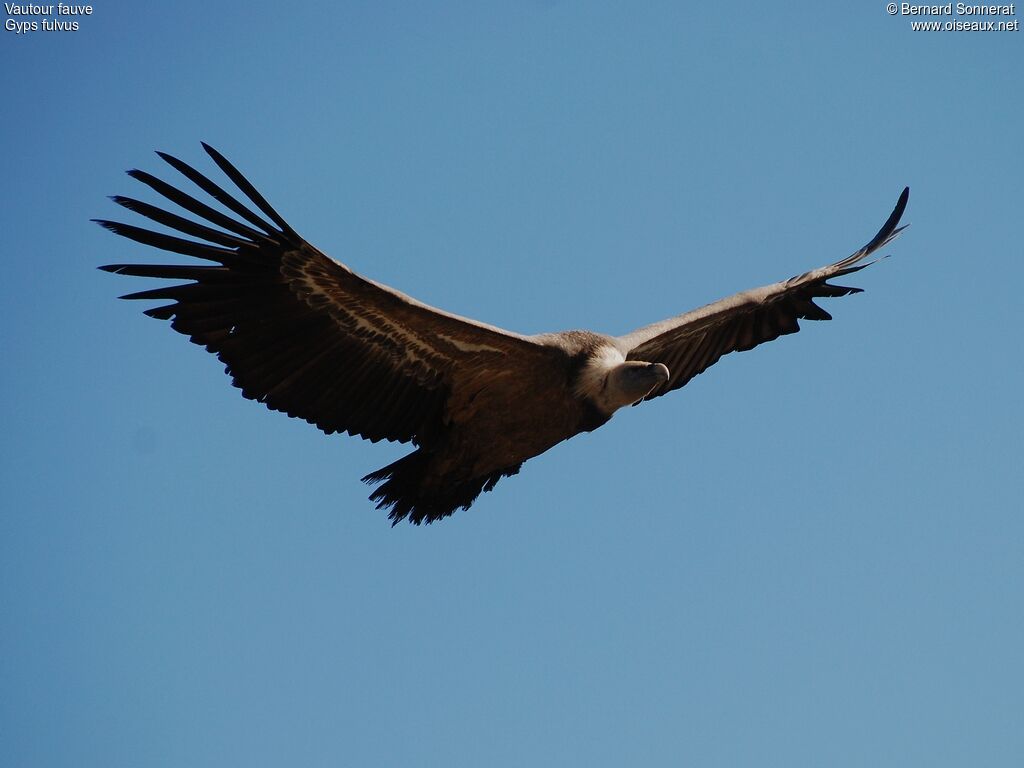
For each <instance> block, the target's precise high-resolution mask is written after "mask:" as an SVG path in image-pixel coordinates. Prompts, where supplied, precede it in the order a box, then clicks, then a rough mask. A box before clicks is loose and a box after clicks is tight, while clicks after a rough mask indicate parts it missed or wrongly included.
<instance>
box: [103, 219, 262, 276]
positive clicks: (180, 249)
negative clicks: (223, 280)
mask: <svg viewBox="0 0 1024 768" xmlns="http://www.w3.org/2000/svg"><path fill="white" fill-rule="evenodd" d="M93 221H94V222H96V223H97V224H99V225H100V226H101V227H103V228H104V229H109V230H110V231H111V232H113V233H114V234H117V235H121V237H127V238H128V239H129V240H134V241H135V242H137V243H142V244H143V245H151V246H153V247H154V248H159V249H161V250H164V251H170V252H171V253H180V254H181V255H183V256H194V257H195V258H197V259H203V260H204V261H216V262H220V263H221V264H224V265H228V264H232V265H236V266H238V265H242V264H245V263H246V262H247V261H248V259H245V258H239V257H238V255H237V254H236V253H235V251H233V250H227V249H225V248H218V247H216V246H213V245H207V244H206V243H199V242H196V241H195V240H185V239H184V238H181V237H174V236H173V235H164V234H161V233H160V232H153V231H151V230H148V229H143V228H142V227H135V226H132V225H131V224H122V223H121V222H119V221H107V220H106V219H93Z"/></svg>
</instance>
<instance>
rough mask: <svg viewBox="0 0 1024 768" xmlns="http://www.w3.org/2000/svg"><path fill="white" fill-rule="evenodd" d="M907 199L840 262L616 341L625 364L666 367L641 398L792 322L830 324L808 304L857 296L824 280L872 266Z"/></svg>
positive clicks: (788, 328)
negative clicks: (654, 386) (642, 362)
mask: <svg viewBox="0 0 1024 768" xmlns="http://www.w3.org/2000/svg"><path fill="white" fill-rule="evenodd" d="M909 196H910V188H909V187H908V188H906V189H904V190H903V193H902V194H901V195H900V198H899V200H898V201H897V202H896V207H895V208H894V209H893V211H892V213H891V214H890V216H889V218H888V220H887V221H886V222H885V224H883V225H882V228H881V229H880V230H879V231H878V234H877V235H875V236H874V237H873V238H872V239H871V242H869V243H868V244H867V245H865V246H864V247H863V248H861V249H860V250H859V251H857V252H856V253H853V254H851V255H850V256H848V257H846V258H845V259H843V260H842V261H837V262H836V263H835V264H832V265H830V266H827V267H822V268H821V269H815V270H813V271H811V272H805V273H804V274H802V275H798V276H796V277H793V278H790V279H789V280H785V281H783V282H781V283H774V284H773V285H766V286H764V287H762V288H755V289H753V290H750V291H744V292H742V293H737V294H735V295H734V296H730V297H729V298H726V299H721V300H719V301H716V302H714V303H712V304H708V305H707V306H704V307H701V308H700V309H695V310H693V311H692V312H687V313H685V314H682V315H677V316H676V317H672V318H669V319H668V320H662V321H661V322H659V323H654V324H652V325H648V326H645V327H644V328H640V329H638V330H635V331H633V332H632V333H629V334H627V335H625V336H621V337H619V339H618V342H619V345H620V348H621V349H622V350H623V351H624V352H625V353H626V358H627V359H628V360H646V361H648V362H651V363H664V364H665V365H666V366H668V370H669V379H668V381H666V382H665V383H664V384H662V385H660V386H659V387H658V388H657V389H655V390H654V391H653V392H651V393H650V394H649V395H648V396H647V397H645V398H644V399H645V400H650V399H651V398H654V397H658V396H660V395H664V394H665V393H666V392H671V391H672V390H673V389H678V388H679V387H681V386H683V385H684V384H686V383H687V382H688V381H689V380H690V379H692V378H693V377H694V376H696V375H697V374H699V373H702V372H703V371H705V370H707V369H708V368H709V367H710V366H712V365H714V364H715V363H716V362H718V360H719V358H721V357H722V356H723V355H727V354H728V353H730V352H738V351H743V350H747V349H753V348H754V347H756V346H757V345H758V344H763V343H764V342H766V341H771V340H773V339H777V338H778V337H779V336H782V335H784V334H787V333H796V332H797V331H798V330H800V325H799V323H798V322H797V321H798V320H831V319H832V316H831V315H830V314H829V313H828V312H826V311H825V310H823V309H822V308H821V307H819V306H818V305H817V304H815V303H814V299H818V298H832V297H836V296H846V295H847V294H850V293H860V291H861V290H862V289H860V288H846V287H844V286H840V285H832V284H830V283H828V282H827V281H828V280H829V279H831V278H834V277H841V276H842V275H848V274H850V273H851V272H857V271H858V270H861V269H864V267H867V266H869V265H870V264H873V263H874V262H865V261H864V259H866V258H867V257H868V256H870V255H871V254H872V253H874V252H875V251H877V250H878V249H879V248H881V247H883V246H884V245H885V244H886V243H888V242H889V241H891V240H892V239H893V238H894V237H896V235H898V234H899V233H900V232H901V231H902V230H903V229H904V228H903V227H897V225H898V224H899V222H900V218H901V217H902V216H903V210H904V209H905V208H906V207H907V198H908V197H909Z"/></svg>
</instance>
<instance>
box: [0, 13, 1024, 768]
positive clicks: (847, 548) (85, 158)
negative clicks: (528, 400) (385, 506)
mask: <svg viewBox="0 0 1024 768" xmlns="http://www.w3.org/2000/svg"><path fill="white" fill-rule="evenodd" d="M413 6H414V4H409V3H365V4H358V3H345V2H341V3H322V2H307V3H298V4H290V5H281V4H277V3H265V2H248V3H237V4H234V3H198V2H179V3H175V4H173V5H172V4H169V3H168V4H160V3H150V4H138V3H125V2H102V3H97V4H96V5H95V8H94V13H93V14H92V15H91V16H88V17H81V19H80V28H79V29H78V31H75V32H45V33H44V32H37V33H33V34H26V35H19V34H16V33H15V32H12V31H4V33H3V34H2V35H0V65H2V71H3V73H4V82H5V94H4V101H5V114H6V116H7V118H8V119H7V120H5V121H3V124H2V125H0V136H2V138H3V142H2V146H3V147H4V152H3V153H2V156H0V184H2V185H3V198H2V199H3V208H2V210H3V214H2V216H3V223H4V231H5V233H6V237H5V247H4V254H5V261H4V263H5V266H6V268H7V272H6V274H5V278H4V280H3V281H2V283H0V299H2V300H0V320H2V322H0V334H2V339H3V350H4V357H5V364H4V367H3V375H2V376H0V388H2V395H3V396H2V398H0V402H2V404H3V405H2V407H3V411H4V414H3V421H4V424H5V427H4V430H3V438H2V440H0V510H2V511H0V616H2V628H0V690H2V691H3V694H2V695H0V764H3V765H5V766H7V765H9V766H41V767H47V768H48V767H50V766H53V767H57V766H68V767H70V766H75V768H81V766H105V767H107V768H110V767H113V766H164V765H166V766H181V765H189V766H221V765H250V766H264V765H265V766H279V765H304V766H336V765H352V766H357V765H358V766H410V765H424V766H429V765H438V766H440V765H444V766H480V765H487V766H498V767H501V766H524V765H530V766H534V765H591V766H621V765H651V766H659V765H664V766H675V765H701V766H746V765H763V766H787V767H791V766H805V765H806V766H820V765H829V766H864V765H872V766H908V765H922V766H924V765H927V766H929V767H930V768H936V767H941V766H962V765H993V766H995V765H1019V764H1021V763H1022V762H1024V693H1022V692H1024V656H1022V654H1021V652H1020V649H1021V648H1022V647H1024V611H1022V610H1021V606H1022V605H1024V557H1022V552H1024V516H1022V514H1021V506H1022V505H1021V498H1022V496H1024V460H1022V456H1024V445H1022V437H1021V434H1022V427H1024V423H1022V421H1024V420H1022V415H1021V391H1022V383H1024V363H1022V358H1021V340H1020V330H1019V329H1020V316H1021V308H1022V302H1021V293H1020V291H1021V288H1020V286H1021V285H1022V284H1024V280H1022V278H1024V258H1022V257H1024V253H1022V247H1021V238H1020V226H1021V214H1022V201H1024V188H1022V187H1024V160H1022V153H1021V136H1022V135H1024V107H1022V104H1024V98H1021V96H1022V93H1021V90H1022V88H1021V84H1020V77H1021V73H1022V72H1024V53H1022V47H1021V43H1022V40H1024V38H1022V37H1021V35H1022V34H1024V33H1021V32H1006V33H958V32H948V33H946V32H928V33H926V32H913V31H911V29H910V20H909V19H908V18H906V17H902V16H900V15H895V16H891V15H889V14H888V13H887V12H886V10H885V7H884V4H882V3H877V4H854V5H851V6H849V7H838V6H836V7H829V6H822V5H821V4H820V3H797V4H795V5H792V4H791V5H789V6H785V7H783V6H772V5H765V4H763V3H733V4H730V5H729V6H727V7H724V8H723V7H712V6H711V5H705V6H691V7H685V8H684V6H683V5H682V4H677V3H651V4H645V7H644V9H642V10H641V9H637V8H627V7H626V6H625V5H624V4H621V3H600V2H598V3H572V2H523V3H517V4H511V3H438V4H429V7H428V4H418V5H416V7H413ZM200 141H207V142H209V143H210V144H212V145H213V146H215V147H217V148H218V149H219V150H220V151H222V152H223V153H224V154H225V155H226V156H227V157H228V158H229V159H230V160H231V161H232V162H233V163H235V164H236V165H237V166H238V167H239V168H240V169H241V170H242V172H243V173H245V174H246V175H247V176H248V177H249V179H250V180H251V181H252V182H253V183H254V184H255V185H256V186H257V188H258V189H260V190H261V191H262V193H263V194H264V195H265V196H266V197H267V198H268V200H269V201H270V202H271V204H272V205H274V206H275V207H276V208H277V210H278V211H280V213H281V214H282V215H283V216H284V217H285V218H286V219H288V220H289V222H290V223H291V224H292V226H294V227H295V228H296V229H297V230H298V231H299V232H300V233H302V234H303V235H304V236H305V237H307V238H308V239H309V240H310V241H311V242H313V243H314V244H316V245H317V246H318V247H320V248H321V249H323V250H324V251H325V252H327V253H328V254H330V255H332V256H333V257H334V258H336V259H339V260H341V261H343V262H345V263H346V264H348V265H349V266H351V267H352V268H353V269H355V270H356V271H358V272H360V273H361V274H364V275H367V276H369V277H372V278H374V279H376V280H379V281H382V282H384V283H387V284H389V285H392V286H394V287H396V288H399V289H401V290H403V291H405V292H407V293H410V294H412V295H413V296H415V297H416V298H418V299H420V300H422V301H426V302H428V303H431V304H434V305H436V306H439V307H442V308H444V309H446V310H449V311H453V312H457V313H460V314H464V315H468V316H470V317H475V318H479V319H481V320H484V321H486V322H489V323H493V324H495V325H499V326H502V327H505V328H509V329H511V330H515V331H519V332H523V333H535V332H541V331H555V330H563V329H568V328H589V329H593V330H597V331H602V332H607V333H613V334H619V333H624V332H627V331H629V330H631V329H632V328H635V327H638V326H641V325H644V324H647V323H649V322H652V321H654V320H658V319H661V318H663V317H667V316H669V315H673V314H677V313H679V312H682V311H684V310H687V309H691V308H693V307H696V306H699V305H701V304H704V303H706V302H708V301H711V300H713V299H716V298H719V297H721V296H724V295H728V294H730V293H733V292H735V291H738V290H742V289H746V288H751V287H754V286H758V285H762V284H764V283H769V282H774V281H776V280H779V279H783V278H787V277H789V276H791V275H794V274H797V273H799V272H802V271H804V270H806V269H809V268H812V267H817V266H820V265H823V264H826V263H829V262H832V261H835V260H837V259H839V258H842V257H844V256H846V255H847V254H849V253H850V252H852V251H853V250H855V249H856V248H858V247H859V246H860V245H862V244H863V243H864V242H866V241H867V240H868V239H869V238H870V237H871V236H872V235H873V234H874V232H875V231H876V230H877V229H878V227H879V226H880V225H881V223H882V222H883V221H884V220H885V218H886V216H887V215H888V213H889V211H890V210H891V209H892V206H893V204H894V203H895V201H896V198H897V196H898V195H899V192H900V190H901V189H902V188H903V187H904V186H905V185H909V186H910V187H911V195H910V204H909V207H908V209H907V213H906V215H905V217H904V222H905V223H910V225H911V226H910V228H909V229H908V230H907V231H906V232H904V233H903V235H901V237H900V238H899V239H898V240H897V241H895V242H894V243H892V244H891V245H890V246H888V247H887V248H886V251H885V252H886V253H889V254H891V255H892V258H889V259H886V260H884V261H883V262H881V263H879V264H877V265H875V266H872V267H871V268H869V269H867V270H865V271H863V272H860V273H858V274H857V275H856V276H855V277H854V278H853V279H852V280H851V279H849V278H847V280H848V281H849V282H850V283H851V284H853V285H857V286H859V287H862V288H864V289H866V292H865V293H863V294H858V295H856V296H851V297H846V298H842V299H837V300H832V301H823V302H822V304H823V306H825V308H826V309H827V310H828V311H829V312H830V313H832V314H833V315H834V317H835V320H834V321H833V322H830V323H810V322H807V323H804V330H803V331H801V333H799V334H797V335H795V336H790V337H785V338H783V339H781V340H779V341H776V342H773V343H771V344H767V345H763V346H762V347H759V348H758V349H755V350H753V351H751V352H747V353H743V354H739V355H730V356H728V357H726V358H724V359H723V360H722V361H720V362H719V363H718V364H717V365H716V366H714V367H713V368H712V369H710V370H709V371H708V372H706V373H705V374H703V375H701V376H699V377H698V378H697V379H695V380H694V381H693V382H691V383H690V384H689V385H687V387H686V388H685V389H683V390H680V391H679V392H676V393H674V394H673V395H671V396H669V397H665V398H660V399H659V400H657V401H655V402H652V403H648V404H645V405H644V406H643V407H639V408H632V409H626V410H625V411H624V412H620V413H619V414H618V415H616V417H615V418H614V419H613V420H612V421H611V422H610V423H609V424H608V425H606V426H605V427H603V428H602V429H600V430H598V431H597V432H595V433H593V434H590V435H584V436H581V437H578V438H575V439H573V440H572V441H570V442H568V443H564V444H562V445H560V446H557V447H556V448H554V449H552V450H551V451H549V452H548V453H546V454H544V455H543V456H541V457H539V458H536V459H534V460H531V461H530V462H528V463H527V464H526V465H525V466H524V468H523V471H522V473H521V474H520V475H519V476H518V477H515V478H511V479H506V480H503V481H502V482H501V483H499V484H498V486H497V488H496V489H495V490H494V491H493V492H492V493H490V494H486V495H484V496H482V497H481V498H480V499H479V500H478V502H477V503H476V505H475V506H474V507H473V508H472V509H471V510H468V511H464V512H458V513H457V514H456V515H455V516H453V517H452V518H450V519H448V520H446V521H443V522H441V523H439V524H435V525H433V526H429V527H419V528H417V527H414V526H410V525H400V526H398V527H396V528H394V529H392V528H391V527H390V526H389V525H388V521H387V518H386V515H385V514H382V513H381V512H378V511H376V510H374V509H373V506H372V505H371V503H370V502H369V501H368V500H367V498H366V497H367V495H368V493H369V489H368V488H367V487H366V486H364V485H363V484H361V483H360V482H359V478H360V477H361V476H363V475H364V474H366V473H368V472H370V471H372V470H374V469H376V468H378V467H380V466H383V465H384V464H386V463H389V462H390V461H393V460H395V459H396V458H398V457H399V456H402V455H404V454H405V453H406V452H408V450H409V447H408V446H400V445H393V444H383V443H381V444H370V443H366V442H363V441H360V440H358V439H355V438H349V437H339V436H333V437H330V438H327V437H325V436H324V435H322V434H321V433H319V432H318V431H317V430H315V429H314V428H312V427H310V426H309V425H307V424H304V423H301V422H298V421H295V420H290V419H287V418H285V417H283V416H282V415H281V414H276V413H270V412H268V411H266V410H265V409H263V408H262V407H261V406H258V405H256V404H253V403H250V402H246V401H244V400H243V399H242V398H241V397H240V396H239V394H238V392H237V390H234V389H233V388H232V387H231V386H230V384H229V381H228V379H227V378H226V377H225V376H224V374H223V372H222V368H223V366H222V365H221V364H220V363H219V362H218V361H217V360H216V359H214V358H213V357H212V356H210V355H208V354H207V353H205V352H203V351H202V350H201V349H199V348H197V347H195V346H193V345H190V344H188V343H187V342H186V340H185V339H184V338H182V337H181V336H179V335H177V334H175V333H173V332H172V331H170V329H169V328H168V327H166V323H160V322H157V321H153V320H150V319H148V318H146V317H144V316H142V314H141V312H140V310H141V309H143V308H144V307H143V306H141V305H140V304H138V303H126V302H119V301H117V300H116V297H117V296H118V295H121V294H124V293H128V292H130V291H132V290H139V289H141V288H143V287H153V286H152V285H149V286H147V285H146V281H142V280H134V279H129V278H123V277H118V276H113V275H110V274H106V273H103V272H100V271H98V270H96V267H97V266H98V265H100V264H106V263H111V262H122V261H142V262H145V261H159V260H160V259H161V258H163V257H162V256H160V255H158V254H157V253H156V252H154V251H151V250H149V249H146V248H144V247H143V246H140V245H137V244H134V243H131V242H128V241H127V240H123V239H121V238H116V237H114V236H112V235H110V234H109V233H107V232H104V231H103V230H101V229H100V228H99V227H97V226H95V225H94V224H91V223H90V222H89V219H91V218H115V219H121V220H128V218H129V217H131V214H129V213H127V212H123V211H121V210H119V209H118V208H117V207H116V206H115V205H114V204H113V203H111V202H110V201H109V200H107V199H106V196H107V195H113V194H124V195H130V196H139V197H142V198H143V199H147V200H150V201H153V196H152V195H148V194H147V192H146V190H145V189H144V188H143V187H142V186H141V185H140V184H138V183H137V182H134V181H133V180H131V179H129V178H128V177H126V176H124V175H123V171H124V170H126V169H128V168H133V167H139V168H142V169H144V170H148V171H150V172H155V173H157V175H161V176H164V177H166V178H173V177H174V175H175V174H174V172H173V171H172V170H171V169H170V168H169V167H167V166H165V165H164V164H163V163H162V162H161V161H160V160H159V158H157V157H156V155H154V154H153V152H152V151H153V150H154V149H159V150H163V151H168V152H170V153H172V154H175V155H177V156H179V157H181V158H182V159H184V160H185V161H187V162H189V163H192V164H194V165H196V166H197V167H199V168H200V169H201V170H204V171H207V172H210V173H211V174H213V173H215V172H216V169H215V168H214V167H213V165H212V163H210V162H209V161H208V159H207V158H206V157H205V154H204V153H203V152H202V149H201V147H200V145H199V142H200ZM132 221H133V223H140V222H139V220H137V219H133V220H132Z"/></svg>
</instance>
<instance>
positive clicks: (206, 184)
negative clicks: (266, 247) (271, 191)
mask: <svg viewBox="0 0 1024 768" xmlns="http://www.w3.org/2000/svg"><path fill="white" fill-rule="evenodd" d="M157 155H158V156H159V157H160V159H161V160H163V161H164V162H166V163H167V164H168V165H170V166H171V167H172V168H174V169H175V170H176V171H178V172H179V173H181V174H182V175H183V176H185V177H186V178H188V180H189V181H191V182H192V183H193V184H195V185H196V186H197V187H199V188H200V189H202V190H203V191H204V192H206V194H208V195H209V196H210V197H212V198H213V199H214V200H216V201H217V202H218V203H221V204H222V205H224V206H225V207H226V208H230V209H231V210H232V211H234V212H235V213H237V214H238V215H239V216H241V217H242V218H243V219H245V220H246V221H248V222H249V223H250V224H252V225H253V226H255V227H259V228H260V229H262V230H263V231H264V232H266V233H267V234H268V235H270V236H271V237H273V236H276V235H279V234H281V233H280V231H278V230H277V229H275V228H274V226H273V225H271V224H270V223H268V222H267V221H265V220H264V219H262V218H260V217H259V216H257V215H256V214H255V213H253V212H252V211H250V210H249V209H248V208H246V207H245V206H244V205H242V204H241V203H240V202H238V200H236V199H235V198H234V196H233V195H231V194H229V193H228V192H226V191H224V189H223V188H221V187H220V186H219V185H217V184H215V183H214V182H212V181H210V179H208V178H207V177H206V176H204V175H203V174H201V173H200V172H199V171H197V170H196V169H195V168H193V167H192V166H191V165H189V164H188V163H186V162H184V161H182V160H179V159H178V158H176V157H174V155H169V154H167V153H166V152H157ZM214 159H216V158H214ZM225 162H226V161H225ZM236 173H237V171H236ZM228 175H229V176H230V174H228ZM232 181H234V179H232ZM235 183H236V184H237V183H238V182H235ZM243 191H244V190H243ZM254 202H255V201H254Z"/></svg>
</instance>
